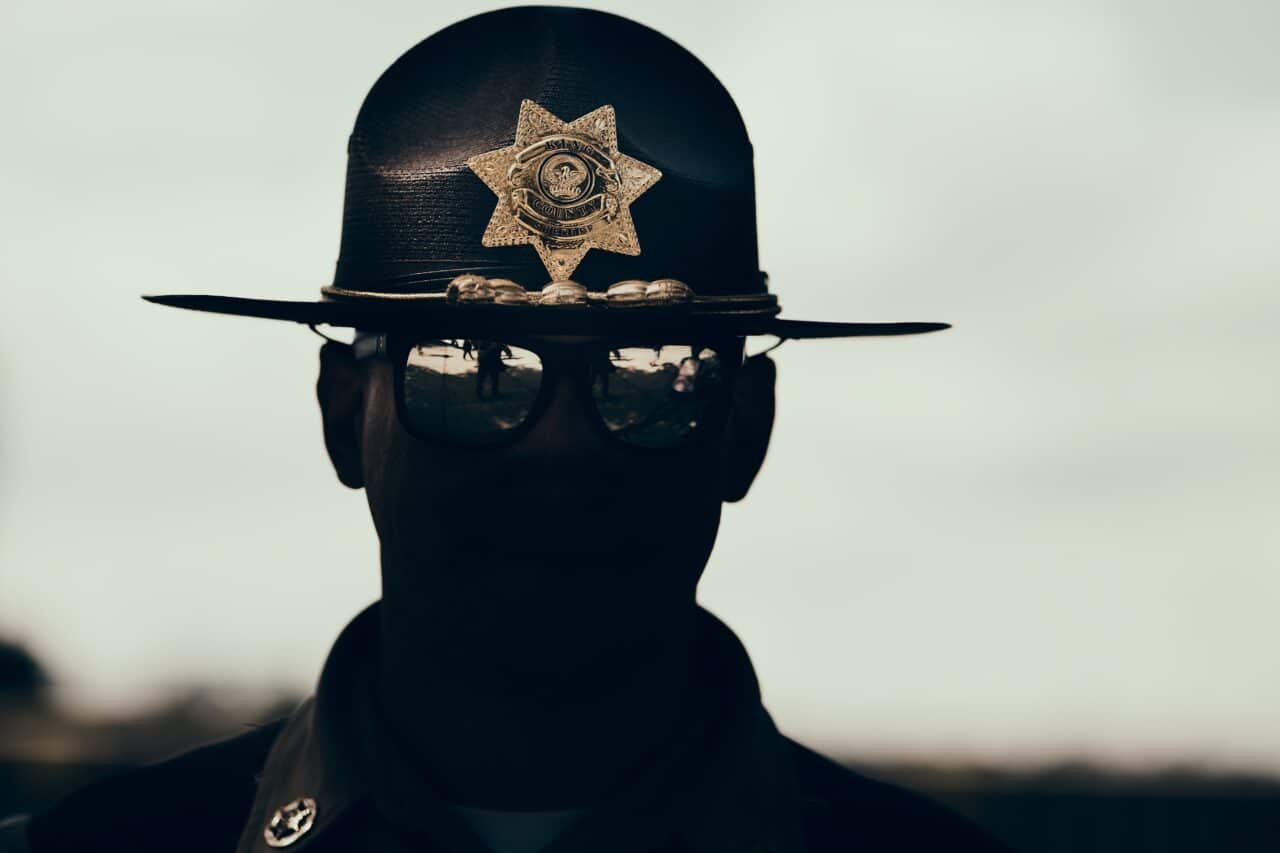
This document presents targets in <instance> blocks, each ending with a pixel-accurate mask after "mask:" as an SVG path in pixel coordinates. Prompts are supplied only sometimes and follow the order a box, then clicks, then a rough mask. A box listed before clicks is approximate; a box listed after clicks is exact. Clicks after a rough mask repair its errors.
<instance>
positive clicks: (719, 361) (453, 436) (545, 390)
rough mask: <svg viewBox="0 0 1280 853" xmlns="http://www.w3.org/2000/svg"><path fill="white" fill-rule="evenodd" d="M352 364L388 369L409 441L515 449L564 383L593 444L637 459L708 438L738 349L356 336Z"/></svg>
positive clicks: (721, 412) (731, 345)
mask: <svg viewBox="0 0 1280 853" xmlns="http://www.w3.org/2000/svg"><path fill="white" fill-rule="evenodd" d="M352 346H353V348H354V350H355V355H356V358H357V359H358V360H360V359H369V358H376V359H380V360H384V361H389V362H390V363H391V365H392V367H393V369H394V372H395V400H396V414H397V415H398V416H399V418H400V422H401V424H403V425H404V427H405V429H406V430H407V431H408V432H409V433H410V434H412V435H414V436H415V437H417V438H420V439H423V440H426V441H430V442H434V443H438V444H444V445H449V446H453V447H461V448H494V447H500V446H502V445H506V444H510V443H512V442H515V441H517V440H518V439H519V438H520V437H521V436H522V435H524V434H525V433H527V432H528V431H529V430H530V429H532V427H533V425H534V424H536V423H537V421H538V418H539V417H540V416H541V415H542V414H543V413H544V412H545V411H546V410H547V407H548V405H549V404H550V402H551V398H552V393H553V391H554V389H555V388H556V386H557V384H558V382H557V380H559V379H560V378H561V377H564V378H567V379H568V380H569V381H570V382H571V384H572V386H573V388H574V390H575V393H576V396H577V397H578V400H579V401H580V402H581V403H582V405H583V407H584V410H585V411H586V412H587V414H588V416H589V417H590V419H591V420H592V421H593V422H594V424H595V426H596V428H597V429H599V430H600V432H601V434H602V435H604V436H605V437H607V438H608V439H610V440H612V441H616V442H619V443H621V444H623V445H625V446H628V447H631V448H636V449H640V450H670V449H675V448H680V447H685V446H687V445H690V444H691V443H693V442H695V441H696V440H697V439H698V438H699V437H700V436H707V435H714V434H715V432H716V431H718V430H719V428H720V427H721V426H723V423H724V419H725V416H726V414H727V412H728V408H729V384H730V382H731V381H732V379H733V375H734V373H735V372H736V370H737V368H738V367H740V366H741V364H742V354H743V341H742V339H741V338H728V339H724V340H718V341H704V342H698V343H691V344H684V343H681V344H673V343H658V342H644V343H640V342H635V341H609V340H593V341H586V342H580V343H567V342H560V341H550V340H545V339H530V338H513V339H504V340H497V339H492V338H485V339H478V338H449V339H444V338H423V337H415V336H412V335H401V334H392V335H387V334H383V335H373V334H370V333H367V332H359V333H357V335H356V339H355V342H354V343H353V345H352Z"/></svg>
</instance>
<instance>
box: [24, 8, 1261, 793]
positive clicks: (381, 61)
mask: <svg viewBox="0 0 1280 853" xmlns="http://www.w3.org/2000/svg"><path fill="white" fill-rule="evenodd" d="M500 5H503V4H496V3H451V4H436V5H434V6H430V7H425V6H422V5H421V4H414V3H408V2H377V3H373V4H367V5H365V6H362V7H361V8H359V9H356V8H337V9H332V8H325V9H321V8H318V7H315V6H313V5H303V4H301V3H299V2H280V3H275V4H269V5H267V4H253V3H249V2H246V0H235V1H234V2H219V3H214V2H211V0H210V2H195V3H190V4H183V5H182V6H181V8H180V9H179V7H175V6H173V5H172V4H164V3H160V2H158V0H145V2H143V0H129V2H123V3H117V4H111V5H109V6H103V5H100V4H98V5H95V4H89V3H83V2H80V3H76V2H69V0H61V2H42V3H35V2H30V0H18V1H17V2H11V3H9V4H6V6H5V8H4V9H3V10H2V11H0V21H2V22H3V26H2V27H0V46H2V47H3V50H0V70H2V71H3V73H0V91H2V92H3V94H4V98H5V102H6V104H8V105H9V112H10V120H9V121H8V122H7V130H6V134H5V136H4V137H3V138H2V139H0V153H2V154H3V157H2V158H0V194H2V195H3V198H4V199H5V203H4V204H3V205H2V206H0V217H3V219H2V220H0V226H2V227H3V229H4V233H6V235H7V236H8V240H7V241H6V243H7V244H6V248H5V251H4V252H3V253H0V286H2V287H3V302H2V303H0V304H2V305H3V311H4V313H5V316H6V317H7V318H9V323H8V324H6V328H5V332H4V334H3V335H0V407H2V408H0V471H2V472H3V474H2V475H0V638H4V639H9V640H12V641H17V642H21V643H23V644H25V645H27V646H28V647H29V648H30V649H31V650H32V652H33V653H34V654H35V655H36V656H37V657H38V658H39V659H40V660H41V662H42V663H43V664H45V665H46V667H47V668H48V670H49V672H50V674H51V676H52V677H53V678H54V679H55V681H56V683H57V685H58V693H57V696H58V697H60V698H61V699H65V701H66V703H67V705H68V707H70V708H72V709H76V710H77V711H83V712H84V713H112V714H116V713H118V714H124V715H128V714H131V713H141V712H143V711H145V710H146V709H147V708H148V707H149V706H151V705H154V704H162V703H163V702H164V701H165V697H166V696H168V695H176V694H178V693H182V692H184V691H187V690H189V689H191V688H192V687H194V686H206V687H208V688H210V689H213V690H215V691H218V690H222V691H226V692H227V693H228V695H229V694H231V693H235V692H237V691H244V692H245V694H246V695H249V694H256V693H258V692H261V693H262V694H263V695H279V694H288V695H294V694H300V693H304V692H308V691H309V690H310V689H311V685H312V684H313V682H314V680H315V678H316V677H317V675H318V672H319V667H320V664H321V662H322V661H323V659H324V656H325V655H326V653H327V652H328V649H329V646H330V644H331V643H332V641H333V639H334V638H335V637H336V636H337V633H338V631H339V630H340V629H341V628H342V627H343V626H344V625H345V624H346V622H347V621H348V620H349V619H350V618H351V617H352V616H353V615H354V614H355V613H356V612H358V611H359V610H360V609H361V608H363V607H364V606H365V605H366V604H367V603H368V602H369V601H371V600H373V599H374V598H376V597H377V595H378V565H377V543H376V538H375V536H374V533H373V529H372V525H371V524H370V523H369V521H368V516H367V510H366V508H365V506H364V501H363V495H362V494H360V493H356V492H350V491H347V490H345V489H343V488H342V487H341V486H340V485H339V484H338V483H337V481H336V479H335V478H334V476H333V474H332V472H331V470H330V468H329V465H328V461H327V459H326V457H325V454H324V449H323V446H322V442H321V434H320V426H319V420H318V416H317V414H316V411H315V403H314V398H313V388H312V384H313V382H314V377H315V370H316V349H317V346H318V341H317V339H316V338H315V337H314V336H312V335H311V334H310V333H309V332H308V331H307V330H306V329H304V328H302V327H295V326H292V325H289V324H283V323H272V322H268V321H261V320H252V319H237V318H222V317H214V316H207V315H199V314H194V313H190V312H178V311H174V310H171V309H165V308H159V307H156V306H153V305H147V304H145V303H143V302H142V301H141V300H140V299H139V298H138V296H139V295H140V294H142V293H156V292H191V293H229V294H234V295H255V296H259V295H260V296H273V297H279V298H298V299H309V298H313V297H315V296H316V295H318V288H319V287H320V286H321V285H322V284H324V283H326V282H327V280H328V277H329V276H330V275H331V272H332V264H333V261H334V260H335V258H336V256H337V248H338V234H339V224H340V217H341V210H342V188H343V175H344V163H345V145H346V139H347V135H348V133H349V132H350V128H351V124H352V122H353V120H354V118H355V114H356V110H357V109H358V107H359V104H360V101H361V99H362V97H363V94H364V92H365V91H367V90H368V88H369V86H371V85H372V83H373V81H374V80H375V79H376V78H377V76H378V74H379V73H380V72H381V71H382V70H383V69H384V68H385V67H386V66H388V65H389V64H390V63H391V62H392V61H393V60H394V59H395V58H396V57H397V56H399V55H400V54H401V53H402V52H404V51H405V50H407V49H408V48H409V47H410V46H412V45H413V44H414V43H416V42H417V41H419V40H421V39H422V38H425V37H426V36H428V35H429V34H430V33H432V32H434V31H436V30H438V29H440V28H441V27H443V26H446V25H448V24H449V23H452V22H453V21H455V20H458V19H460V18H463V17H466V16H468V15H470V14H473V13H476V12H479V11H483V10H486V9H491V8H497V7H499V6H500ZM582 5H589V6H592V7H596V8H603V9H609V10H612V11H617V12H619V13H620V14H624V15H627V16H629V17H633V18H635V19H637V20H639V21H641V22H643V23H645V24H648V25H650V26H653V27H655V28H656V29H658V30H660V31H662V32H664V33H666V34H667V35H669V36H671V37H672V38H674V39H675V40H676V41H678V42H680V43H681V44H683V45H685V46H686V47H688V48H689V49H690V50H692V51H693V52H694V53H695V54H696V55H698V56H699V57H700V58H701V59H702V60H703V61H704V62H706V64H707V65H708V66H709V67H710V68H712V69H713V70H714V71H715V72H716V74H717V75H718V76H719V77H720V79H721V80H722V81H723V82H724V83H725V84H726V86H727V87H728V89H729V91H730V92H731V93H732V94H733V95H734V97H735V99H736V100H737V102H738V104H739V107H740V108H741V110H742V113H743V115H744V117H745V119H746V123H747V127H748V129H749V130H750V132H751V135H752V140H753V143H754V146H755V154H756V173H757V196H758V216H759V229H760V247H761V264H762V266H763V268H764V269H765V270H767V271H768V272H769V273H770V280H771V287H772V288H773V289H774V290H775V291H776V292H777V293H778V294H779V296H780V298H781V301H782V303H783V305H784V315H785V316H787V317H791V318H797V319H805V318H815V319H849V320H868V321H880V320H884V321H891V320H944V321H949V322H952V323H954V324H955V328H953V329H951V330H949V331H947V332H944V333H940V334H933V335H925V336H919V337H916V338H910V339H888V338H886V339H868V340H862V341H847V342H836V343H817V342H792V343H788V344H786V345H785V346H783V347H782V348H781V349H779V350H778V351H777V352H776V353H775V354H774V356H775V359H776V361H777V362H778V365H779V416H778V423H777V427H776V432H775V436H774V441H773V445H772V447H771V450H770V456H769V459H768V460H767V462H766V464H765V468H764V470H763V472H762V475H761V477H760V479H759V480H758V482H757V483H756V485H755V487H754V488H753V490H752V493H751V494H750V495H749V496H748V498H747V500H746V501H745V502H744V503H742V504H741V505H734V506H730V507H728V508H727V509H726V512H725V517H724V522H723V526H722V530H721V535H720V540H719V543H718V545H717V550H716V552H715V554H714V556H713V557H712V560H711V563H710V565H709V566H708V570H707V573H706V575H705V577H704V581H703V584H702V586H701V589H700V600H701V601H702V603H703V604H704V605H705V606H707V607H708V608H709V609H711V610H712V611H713V612H715V613H716V614H717V615H718V616H720V617H721V618H722V619H723V620H724V621H725V622H726V623H727V624H729V625H730V626H731V627H732V628H734V630H735V631H736V632H737V633H738V635H739V636H740V637H741V638H742V640H743V642H744V643H745V645H746V646H747V648H748V650H749V652H750V653H751V656H752V659H753V661H754V663H755V666H756V669H757V673H758V675H759V677H760V681H761V683H762V687H763V690H764V695H765V700H766V704H767V705H768V707H769V708H770V710H771V712H772V713H773V715H774V717H775V719H776V720H777V721H778V723H779V725H780V727H781V728H782V729H783V730H784V731H785V732H787V733H788V734H790V735H792V736H793V737H796V738H797V739H799V740H802V741H804V742H806V743H809V744H810V745H813V746H815V747H818V748H822V749H826V750H830V751H833V752H836V753H838V754H841V755H858V756H866V757H869V758H883V759H886V760H887V759H894V760H906V761H909V760H913V759H917V758H919V759H925V758H927V759H939V760H943V759H945V760H953V761H956V762H962V763H975V764H983V765H993V766H996V765H998V766H1023V767H1028V766H1039V765H1051V764H1054V763H1056V762H1061V761H1069V760H1084V761H1090V762H1098V763H1100V764H1104V765H1107V766H1115V767H1129V768H1134V769H1144V768H1159V767H1168V766H1177V765H1197V766H1204V767H1208V768H1218V769H1224V770H1232V771H1237V770H1238V771H1242V772H1243V771H1248V772H1257V773H1264V774H1268V775H1272V776H1280V726H1277V725H1276V724H1275V718H1276V716H1277V711H1278V710H1280V657H1278V656H1277V655H1275V653H1274V652H1273V651H1271V650H1272V649H1273V648H1274V647H1275V646H1276V645H1277V641H1278V639H1280V638H1278V637H1277V630H1276V627H1275V624H1276V622H1275V607H1276V602H1277V601H1280V572H1278V571H1276V570H1277V569H1278V568H1280V525H1277V524H1276V520H1275V516H1276V509H1275V508H1276V507H1277V506H1280V486H1277V482H1278V478H1277V477H1276V473H1277V471H1276V469H1277V463H1278V462H1280V394H1278V393H1277V392H1276V390H1275V379H1274V375H1273V374H1274V370H1275V366H1276V365H1277V364H1278V363H1280V338H1277V336H1276V335H1275V334H1274V332H1273V331H1271V330H1270V329H1269V328H1267V326H1268V324H1269V321H1270V320H1271V319H1272V318H1273V317H1275V316H1276V314H1277V309H1280V294H1278V292H1277V282H1278V280H1280V241H1277V240H1276V238H1275V234H1274V232H1275V218H1276V214H1275V209H1276V204H1277V201H1276V200H1277V198H1280V158H1277V157H1276V153H1275V152H1276V151H1277V150H1280V53H1278V52H1277V51H1276V50H1275V49H1274V43H1273V42H1274V34H1275V33H1276V32H1277V31H1280V29H1278V28H1277V26H1278V25H1280V6H1277V5H1276V4H1272V3H1265V2H1261V0H1258V2H1252V0H1236V2H1228V3H1221V4H1212V5H1210V4H1197V3H1190V2H1173V3H1155V2H1147V0H1136V2H1132V3H1128V4H1125V5H1124V7H1123V8H1122V9H1121V8H1119V7H1117V6H1115V4H1108V3H1105V2H1102V0H1088V2H1067V0H1059V2H1051V3H1045V4H1037V5H1036V6H1034V7H1031V6H1022V7H1018V8H1009V7H1007V6H1006V5H1004V4H999V3H996V2H994V0H989V2H977V1H976V0H974V2H966V3H962V4H942V3H926V2H920V1H919V0H909V2H903V3H897V4H892V5H886V4H871V3H852V4H845V5H843V6H840V7H838V8H831V7H829V6H826V5H822V4H819V3H817V2H816V0H815V2H811V3H808V4H805V3H801V4H799V5H796V4H786V5H783V6H779V5H778V4H766V3H760V2H755V3H737V4H733V5H732V6H730V5H729V4H727V3H708V4H703V5H699V6H690V5H689V4H681V3H675V2H669V0H663V2H655V3H651V4H646V5H645V6H644V7H643V11H637V10H636V9H634V8H629V7H628V6H627V5H625V4H622V3H586V4H582ZM819 23H821V25H820V26H819ZM619 121H620V122H623V121H625V117H624V116H620V117H619ZM644 227H645V225H644V223H643V222H640V221H638V222H637V228H638V229H639V231H640V234H641V237H642V238H643V229H644ZM650 227H653V226H650ZM889 649H892V656H889V655H888V654H887V651H888V650H889Z"/></svg>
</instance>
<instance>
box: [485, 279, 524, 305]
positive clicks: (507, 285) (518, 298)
mask: <svg viewBox="0 0 1280 853" xmlns="http://www.w3.org/2000/svg"><path fill="white" fill-rule="evenodd" d="M489 286H490V287H492V288H493V301H494V302H497V303H498V304H500V305H519V304H523V303H526V302H528V301H529V293H528V291H526V290H525V289H524V288H523V287H521V286H520V285H519V284H516V283H515V282H514V281H512V280H511V279H509V278H491V279H489Z"/></svg>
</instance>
